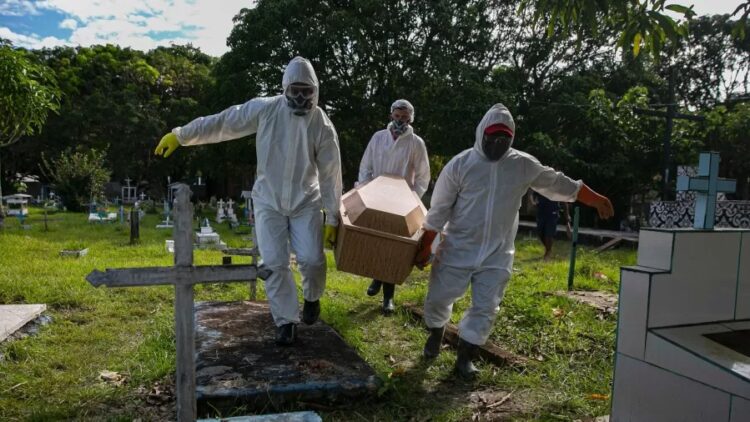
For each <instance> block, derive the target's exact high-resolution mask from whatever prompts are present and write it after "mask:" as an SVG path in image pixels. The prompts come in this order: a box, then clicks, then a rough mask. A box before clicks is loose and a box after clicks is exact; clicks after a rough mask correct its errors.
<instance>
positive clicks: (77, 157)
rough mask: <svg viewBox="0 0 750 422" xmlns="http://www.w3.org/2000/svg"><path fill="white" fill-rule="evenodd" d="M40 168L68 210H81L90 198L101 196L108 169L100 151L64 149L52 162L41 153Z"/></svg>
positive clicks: (96, 198) (108, 172) (108, 173)
mask: <svg viewBox="0 0 750 422" xmlns="http://www.w3.org/2000/svg"><path fill="white" fill-rule="evenodd" d="M42 163H43V165H42V171H43V172H44V173H45V175H46V176H47V177H48V178H49V179H50V180H51V181H52V183H53V186H54V188H55V192H57V194H58V196H60V197H61V198H62V201H63V204H64V205H65V207H66V208H67V209H68V210H70V211H82V210H84V209H86V205H87V204H89V203H90V202H91V200H92V199H94V200H101V199H102V195H103V193H104V184H105V183H107V181H108V180H109V175H110V171H109V170H107V169H106V168H105V167H104V153H103V152H99V151H97V150H95V149H91V150H88V151H80V150H79V151H70V150H68V151H65V152H63V153H62V154H60V155H59V156H58V157H57V158H55V159H53V160H52V162H49V161H47V159H46V158H45V156H44V154H42Z"/></svg>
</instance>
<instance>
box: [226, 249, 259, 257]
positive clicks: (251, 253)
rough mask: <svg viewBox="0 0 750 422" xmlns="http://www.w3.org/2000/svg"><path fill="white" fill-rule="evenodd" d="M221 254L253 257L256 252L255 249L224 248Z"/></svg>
mask: <svg viewBox="0 0 750 422" xmlns="http://www.w3.org/2000/svg"><path fill="white" fill-rule="evenodd" d="M222 253H224V255H233V256H254V255H257V254H258V250H257V249H256V248H226V249H224V250H223V251H222Z"/></svg>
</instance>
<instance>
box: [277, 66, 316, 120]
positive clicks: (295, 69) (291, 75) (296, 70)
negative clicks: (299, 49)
mask: <svg viewBox="0 0 750 422" xmlns="http://www.w3.org/2000/svg"><path fill="white" fill-rule="evenodd" d="M293 83H303V84H307V85H312V86H314V87H315V94H314V95H313V98H312V108H313V110H314V109H315V107H317V105H318V94H319V92H318V91H319V85H318V76H317V75H316V74H315V69H313V67H312V64H311V63H310V61H309V60H307V59H306V58H304V57H300V56H297V57H295V58H293V59H292V60H291V61H290V62H289V64H288V65H287V66H286V69H285V70H284V77H283V78H282V80H281V88H282V90H283V91H282V92H284V93H286V89H287V87H288V86H289V85H291V84H293Z"/></svg>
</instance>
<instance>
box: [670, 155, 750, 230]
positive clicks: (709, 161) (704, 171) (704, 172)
mask: <svg viewBox="0 0 750 422" xmlns="http://www.w3.org/2000/svg"><path fill="white" fill-rule="evenodd" d="M720 161H721V158H720V157H719V153H718V152H702V153H701V154H700V157H699V158H698V176H697V177H689V176H680V177H678V178H677V190H680V191H693V192H695V220H694V222H693V228H696V229H713V228H714V220H715V219H716V194H717V193H719V192H723V193H730V192H734V190H735V189H736V187H737V182H736V181H735V180H731V179H722V178H719V162H720Z"/></svg>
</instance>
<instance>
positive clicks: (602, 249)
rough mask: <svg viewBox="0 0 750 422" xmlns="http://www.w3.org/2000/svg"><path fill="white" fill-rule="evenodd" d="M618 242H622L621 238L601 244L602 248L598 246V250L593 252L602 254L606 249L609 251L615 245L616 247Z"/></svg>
mask: <svg viewBox="0 0 750 422" xmlns="http://www.w3.org/2000/svg"><path fill="white" fill-rule="evenodd" d="M620 242H622V238H621V237H616V238H614V239H611V240H610V241H609V242H607V243H605V244H603V245H602V246H599V247H598V248H596V251H595V252H597V253H599V252H604V251H606V250H607V249H611V248H613V247H615V245H617V244H618V243H620Z"/></svg>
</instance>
